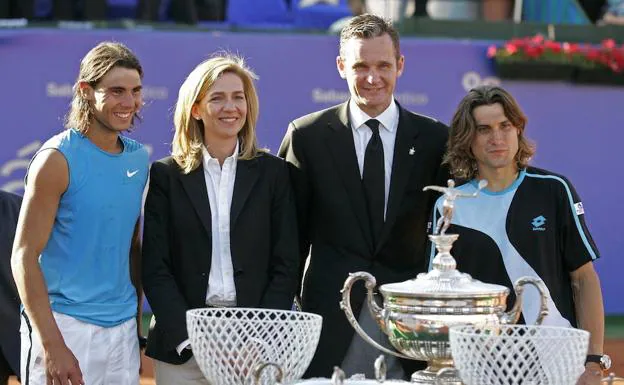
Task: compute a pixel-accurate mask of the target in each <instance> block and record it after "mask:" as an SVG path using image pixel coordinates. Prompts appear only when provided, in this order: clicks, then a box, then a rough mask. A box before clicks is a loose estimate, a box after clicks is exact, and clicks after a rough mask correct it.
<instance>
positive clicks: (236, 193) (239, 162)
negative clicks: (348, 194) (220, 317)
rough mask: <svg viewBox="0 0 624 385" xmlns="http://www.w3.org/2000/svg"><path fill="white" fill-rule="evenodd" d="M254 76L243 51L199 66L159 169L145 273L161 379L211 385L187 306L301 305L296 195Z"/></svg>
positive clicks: (185, 89)
mask: <svg viewBox="0 0 624 385" xmlns="http://www.w3.org/2000/svg"><path fill="white" fill-rule="evenodd" d="M254 79H255V74H254V73H253V72H251V70H249V69H248V68H247V67H246V66H245V64H244V62H243V60H242V59H240V58H237V57H234V56H220V57H214V58H212V59H209V60H207V61H205V62H203V63H201V64H200V65H198V66H197V67H196V68H195V69H194V70H193V71H192V72H191V73H190V74H189V76H188V77H187V79H186V80H185V82H184V83H183V84H182V86H181V88H180V92H179V95H178V101H177V104H176V109H175V115H174V123H175V135H174V138H173V149H172V156H170V157H167V158H165V159H162V160H159V161H157V162H155V163H154V164H152V167H151V172H150V183H149V191H148V194H147V200H146V203H145V227H144V234H143V270H142V271H143V274H142V276H143V288H144V290H145V294H146V296H147V299H148V301H149V303H150V306H151V308H152V310H153V312H154V319H153V321H155V322H153V323H152V328H151V331H150V334H149V337H148V343H147V351H146V353H147V355H148V356H149V357H152V358H153V359H154V360H155V372H156V382H157V383H158V384H162V385H164V384H173V383H175V384H178V385H185V384H206V383H207V382H206V380H205V379H204V377H203V375H202V374H201V371H200V370H199V367H198V366H197V363H196V362H195V360H194V359H193V357H192V351H191V349H190V343H189V341H188V335H187V331H186V311H187V310H189V309H193V308H200V307H206V306H227V307H230V306H238V307H265V308H275V309H290V308H291V305H292V302H293V298H294V295H295V291H296V287H297V277H298V271H299V262H298V260H299V259H298V256H297V255H298V240H297V230H296V229H297V226H296V218H295V207H294V200H293V197H292V192H291V187H290V183H289V180H288V178H289V177H288V172H287V168H286V165H285V163H284V161H283V160H281V159H279V158H277V157H275V156H272V155H270V154H268V153H267V152H266V151H264V150H261V149H259V148H258V145H257V140H256V134H255V126H256V122H257V119H258V97H257V94H256V90H255V87H254V84H253V80H254Z"/></svg>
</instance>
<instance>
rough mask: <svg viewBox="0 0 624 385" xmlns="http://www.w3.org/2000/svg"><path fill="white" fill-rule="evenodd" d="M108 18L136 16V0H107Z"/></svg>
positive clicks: (132, 17) (130, 17)
mask: <svg viewBox="0 0 624 385" xmlns="http://www.w3.org/2000/svg"><path fill="white" fill-rule="evenodd" d="M106 3H107V5H108V10H107V14H108V18H109V19H134V18H135V17H136V16H137V7H138V5H139V4H138V0H107V2H106Z"/></svg>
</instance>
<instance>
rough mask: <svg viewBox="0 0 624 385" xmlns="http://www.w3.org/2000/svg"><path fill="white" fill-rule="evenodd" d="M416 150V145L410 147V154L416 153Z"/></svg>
mask: <svg viewBox="0 0 624 385" xmlns="http://www.w3.org/2000/svg"><path fill="white" fill-rule="evenodd" d="M415 152H416V150H414V147H412V148H410V149H409V154H410V155H414V153H415Z"/></svg>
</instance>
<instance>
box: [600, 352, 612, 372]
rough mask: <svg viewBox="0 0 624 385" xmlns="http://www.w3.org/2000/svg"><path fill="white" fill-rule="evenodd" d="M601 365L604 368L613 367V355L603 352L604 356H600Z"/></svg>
mask: <svg viewBox="0 0 624 385" xmlns="http://www.w3.org/2000/svg"><path fill="white" fill-rule="evenodd" d="M600 366H601V367H602V370H609V369H611V357H609V356H608V355H606V354H603V355H602V357H600Z"/></svg>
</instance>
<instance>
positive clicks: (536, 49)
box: [524, 46, 544, 59]
mask: <svg viewBox="0 0 624 385" xmlns="http://www.w3.org/2000/svg"><path fill="white" fill-rule="evenodd" d="M524 53H525V54H526V55H527V56H528V57H530V58H533V59H536V58H538V57H539V56H541V55H542V54H543V53H544V48H543V47H541V46H531V47H526V49H525V50H524Z"/></svg>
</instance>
